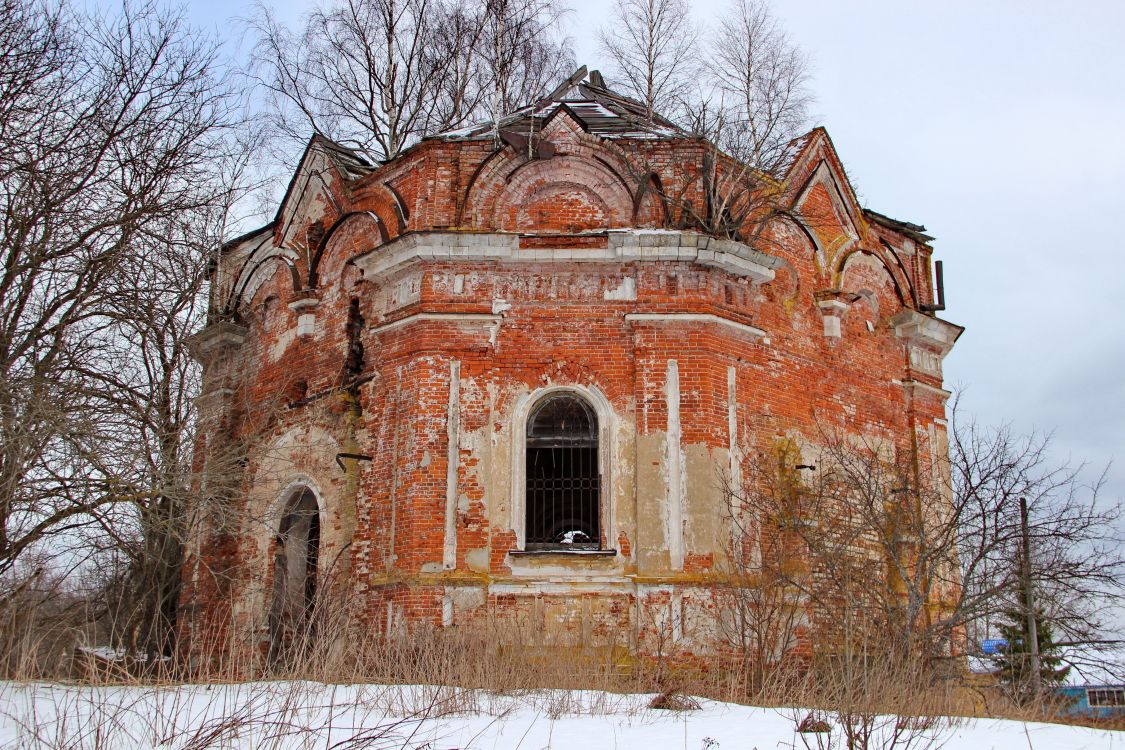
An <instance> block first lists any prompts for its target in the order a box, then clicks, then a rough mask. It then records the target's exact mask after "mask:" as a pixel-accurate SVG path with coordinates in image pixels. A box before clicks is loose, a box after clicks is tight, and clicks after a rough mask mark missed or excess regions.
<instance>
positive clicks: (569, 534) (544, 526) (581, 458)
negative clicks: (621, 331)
mask: <svg viewBox="0 0 1125 750" xmlns="http://www.w3.org/2000/svg"><path fill="white" fill-rule="evenodd" d="M526 461H527V472H526V481H527V484H526V488H525V496H524V499H525V503H526V545H527V549H529V550H531V549H560V550H567V549H600V547H601V509H600V500H601V471H600V467H599V465H598V419H597V416H596V415H595V414H594V410H593V409H592V408H591V407H590V405H589V404H587V403H586V402H585V401H584V400H583V399H581V398H579V397H577V396H575V395H573V394H570V393H555V394H552V395H549V396H547V397H546V398H544V399H543V400H542V401H540V402H539V403H538V404H536V405H535V407H534V408H533V409H532V410H531V414H530V415H529V416H528V418H527V445H526Z"/></svg>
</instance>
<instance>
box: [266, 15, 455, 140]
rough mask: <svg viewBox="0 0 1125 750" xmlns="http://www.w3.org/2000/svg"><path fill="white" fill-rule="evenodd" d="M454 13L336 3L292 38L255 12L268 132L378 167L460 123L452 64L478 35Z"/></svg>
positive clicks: (272, 18)
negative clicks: (342, 151) (333, 145)
mask: <svg viewBox="0 0 1125 750" xmlns="http://www.w3.org/2000/svg"><path fill="white" fill-rule="evenodd" d="M454 10H455V9H454V8H446V7H444V6H443V5H442V4H441V1H440V0H342V1H341V2H340V3H339V4H336V5H330V6H327V7H323V8H316V9H314V10H313V11H312V12H311V13H310V14H309V16H308V18H307V19H306V21H305V24H304V27H303V29H302V30H301V31H300V32H299V33H294V32H292V31H290V30H289V29H287V28H286V27H284V26H283V25H281V24H280V23H279V22H278V20H277V18H276V17H275V16H274V15H273V12H272V11H271V10H270V9H269V8H268V7H267V6H266V5H262V4H260V5H259V6H258V11H257V15H256V17H255V18H254V19H253V20H252V21H251V28H252V30H253V31H255V32H256V34H257V37H258V39H257V45H256V46H255V49H254V55H253V61H254V70H255V72H256V79H257V81H258V82H259V83H261V84H262V85H264V86H265V87H266V88H267V89H268V90H269V91H270V92H271V93H272V94H273V98H274V107H273V108H272V119H273V122H274V124H275V125H276V126H277V128H278V129H279V130H280V132H281V133H282V134H284V135H286V136H288V137H290V138H291V139H293V140H295V141H298V142H304V141H307V140H308V131H309V130H311V131H312V132H316V133H320V134H322V135H324V136H326V137H328V138H330V139H332V140H335V141H337V142H339V143H341V144H342V145H345V146H348V147H351V148H354V149H356V150H358V151H360V152H362V153H364V154H366V155H367V156H368V157H370V158H371V159H372V160H374V161H384V160H389V159H393V158H395V157H396V156H398V155H399V154H400V153H401V152H402V150H403V149H404V148H406V146H408V145H410V143H412V142H413V141H414V140H416V139H417V138H418V137H419V136H421V135H423V134H425V133H427V132H431V131H433V130H434V129H441V128H444V127H449V126H451V125H455V124H457V123H459V122H460V121H461V118H463V117H465V116H466V115H467V114H468V113H469V112H470V111H471V110H472V106H471V104H472V103H471V102H466V101H465V99H466V97H467V96H468V95H469V94H468V92H469V86H470V84H471V81H470V80H468V79H467V76H466V75H465V69H464V68H463V67H461V66H459V65H458V63H460V62H462V61H461V60H460V59H459V58H458V54H459V53H460V51H461V48H462V45H465V46H467V47H468V48H469V49H471V48H472V46H473V44H474V38H473V37H474V34H475V33H477V32H476V30H475V29H474V28H473V25H472V24H471V23H466V22H465V19H464V17H463V16H462V15H457V14H456V13H454V12H453V11H454ZM447 22H448V23H447ZM451 36H452V38H451ZM450 72H453V73H454V74H453V75H452V76H450V75H449V73H450ZM451 84H452V86H453V90H449V88H450V86H451ZM442 93H445V94H446V95H447V96H448V97H449V98H450V100H451V102H452V104H451V105H450V106H444V107H443V106H442V103H443V102H442V96H441V94H442Z"/></svg>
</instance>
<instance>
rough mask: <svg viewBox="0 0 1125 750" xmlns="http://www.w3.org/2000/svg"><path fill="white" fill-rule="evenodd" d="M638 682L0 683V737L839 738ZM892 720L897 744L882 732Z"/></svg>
mask: <svg viewBox="0 0 1125 750" xmlns="http://www.w3.org/2000/svg"><path fill="white" fill-rule="evenodd" d="M651 698H652V696H650V695H616V694H612V693H602V692H594V691H588V692H568V691H561V690H560V691H537V692H534V693H520V694H512V695H497V694H493V693H484V692H481V691H473V690H463V689H453V688H441V687H430V686H407V687H402V686H394V687H386V686H372V685H365V686H340V685H323V684H319V683H309V682H259V683H248V684H239V685H211V686H206V685H190V686H182V687H169V688H145V687H76V686H60V685H49V684H17V683H0V748H68V749H71V748H73V749H74V750H77V749H78V748H91V749H94V750H100V749H101V748H112V749H113V750H117V749H118V748H121V749H126V748H171V749H173V750H195V749H202V748H238V749H239V750H242V749H244V748H245V749H247V750H249V749H251V748H253V749H254V750H258V749H265V750H273V749H277V750H281V749H282V748H285V749H286V750H288V749H289V748H301V749H302V750H304V749H308V750H312V749H313V748H325V749H330V748H331V749H334V750H353V749H358V748H411V749H412V750H454V749H456V750H469V749H470V748H471V749H473V750H515V749H516V748H521V749H522V750H542V749H543V748H559V749H562V748H568V749H569V748H577V749H578V750H596V749H598V748H641V749H642V750H659V749H661V748H683V749H684V750H688V749H690V750H766V748H770V749H771V750H772V749H773V748H796V749H803V748H815V749H816V750H829V748H845V747H846V743H845V742H844V738H843V736H842V734H841V731H840V727H839V726H838V725H837V723H835V722H832V721H831V719H832V717H831V716H829V717H828V719H829V722H830V724H831V725H832V727H833V731H832V732H830V733H820V734H802V733H798V732H797V731H796V726H797V724H798V723H799V722H800V721H801V720H802V719H803V718H804V717H805V716H806V715H807V712H805V711H802V710H797V709H773V708H770V709H767V708H751V707H746V706H740V705H736V704H729V703H719V702H715V701H705V700H700V701H699V706H700V707H699V709H698V710H690V711H665V710H655V709H650V708H647V704H648V702H649V700H650V699H651ZM875 724H876V726H877V730H878V732H879V733H880V734H879V737H877V738H876V740H877V741H874V742H872V743H871V744H870V745H869V747H871V748H889V747H898V748H904V747H909V748H937V747H944V748H956V749H963V750H1007V749H1008V748H1030V749H1032V750H1038V749H1040V748H1041V749H1042V750H1110V749H1111V748H1112V749H1113V750H1125V732H1110V731H1104V730H1096V729H1087V728H1082V727H1070V726H1062V725H1053V724H1031V723H1023V722H1016V721H1000V720H992V719H976V720H957V721H952V722H950V721H945V722H938V723H937V724H934V725H927V726H926V727H925V728H921V727H917V726H915V727H914V728H913V729H906V730H904V729H903V726H904V725H903V724H902V723H901V722H896V721H894V720H892V719H889V718H884V719H882V720H878V719H877V720H876V722H875ZM896 727H898V730H899V736H898V743H897V744H893V743H890V737H891V733H892V732H894V731H895V729H896Z"/></svg>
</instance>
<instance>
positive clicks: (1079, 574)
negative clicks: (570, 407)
mask: <svg viewBox="0 0 1125 750" xmlns="http://www.w3.org/2000/svg"><path fill="white" fill-rule="evenodd" d="M953 416H954V419H953V420H952V423H951V424H952V432H951V446H950V451H949V457H948V459H946V458H945V457H944V456H945V446H944V445H933V446H931V445H926V444H922V443H921V442H919V443H917V444H913V445H894V444H890V443H887V442H886V441H882V440H878V439H875V438H872V437H868V438H856V437H855V436H850V437H849V436H845V435H841V434H836V433H834V432H831V431H825V433H824V434H822V435H820V436H819V437H818V441H817V444H816V447H814V448H808V449H806V455H805V456H804V457H803V458H801V455H800V453H796V454H794V457H793V459H792V460H791V461H790V462H789V465H788V466H786V465H782V466H781V467H780V468H779V469H778V472H777V476H775V477H773V480H772V481H767V480H768V477H766V478H763V476H762V475H761V474H760V473H759V474H758V475H752V474H751V475H748V478H747V481H746V482H744V483H743V485H742V486H741V487H740V488H738V489H734V490H733V491H732V505H733V506H734V507H739V508H742V509H743V512H744V514H745V515H744V519H746V520H744V521H743V525H744V527H745V528H747V529H752V536H751V537H750V538H751V539H752V541H753V542H754V543H755V544H758V545H761V540H763V539H766V540H768V539H770V538H771V537H773V538H776V539H777V540H779V541H778V542H775V544H776V545H777V549H779V550H781V551H782V552H783V553H784V555H785V556H786V557H787V559H785V560H781V561H779V562H778V563H776V564H775V565H774V567H773V569H772V571H771V572H773V573H774V574H775V575H776V576H778V577H780V579H781V580H782V581H784V583H785V584H787V585H788V586H790V587H792V590H794V591H796V592H798V596H797V597H796V598H797V599H799V600H800V601H802V602H804V606H805V607H807V612H808V614H809V617H810V618H811V620H810V624H811V626H812V628H813V630H814V632H817V631H819V634H818V635H817V636H816V640H817V641H818V642H822V643H826V644H835V646H833V647H834V648H837V649H842V650H843V651H844V652H847V651H849V650H852V649H853V647H861V649H862V650H864V651H865V652H866V651H867V650H869V649H872V648H874V649H877V650H878V651H879V652H880V653H884V654H887V653H889V654H892V655H896V654H897V655H898V656H899V657H901V658H903V659H908V658H915V657H922V658H924V659H926V660H927V661H928V663H929V664H930V665H931V666H934V667H937V666H940V665H941V664H942V663H944V662H945V660H947V659H948V658H949V657H951V656H952V657H956V656H959V655H963V654H964V653H966V651H967V649H970V648H971V647H972V644H971V643H968V642H967V640H968V637H969V636H967V632H970V633H971V631H973V630H974V629H975V630H976V631H977V632H978V633H979V632H985V631H986V629H987V622H988V620H989V619H990V618H992V617H994V616H995V615H996V614H998V613H1000V612H1002V611H1004V610H1005V609H1010V608H1011V606H1012V605H1011V602H1010V601H1009V598H1010V596H1011V592H1012V591H1014V590H1016V589H1018V586H1017V583H1018V581H1019V579H1020V570H1019V559H1020V558H1019V546H1020V540H1021V524H1020V512H1019V498H1021V497H1024V498H1026V499H1027V501H1028V505H1029V508H1030V516H1031V523H1030V534H1031V538H1032V544H1033V549H1034V550H1035V553H1034V556H1035V560H1034V562H1035V572H1034V574H1033V578H1034V582H1035V586H1036V590H1037V592H1040V594H1041V606H1043V608H1044V610H1045V612H1047V613H1048V615H1047V616H1048V617H1050V619H1051V620H1052V621H1053V622H1055V623H1057V624H1058V628H1059V631H1060V632H1063V633H1066V634H1067V636H1068V641H1067V643H1068V645H1069V646H1070V647H1071V649H1072V653H1071V659H1072V663H1079V660H1082V659H1086V660H1088V659H1089V658H1090V649H1089V647H1091V646H1097V645H1100V644H1104V643H1105V642H1106V641H1107V640H1112V635H1110V634H1108V633H1107V628H1111V627H1113V623H1112V621H1111V620H1109V619H1106V618H1105V617H1104V615H1105V613H1106V612H1108V611H1110V609H1111V608H1112V607H1113V606H1114V605H1118V604H1120V602H1121V598H1122V595H1123V594H1125V588H1123V586H1122V583H1121V580H1122V579H1121V574H1122V573H1123V572H1125V557H1123V556H1122V554H1121V547H1120V528H1119V522H1120V517H1121V516H1120V510H1121V508H1120V505H1119V504H1112V503H1105V502H1103V501H1101V500H1100V498H1099V496H1098V487H1099V483H1097V482H1096V483H1095V484H1094V485H1093V486H1087V485H1084V484H1083V483H1082V482H1081V481H1080V471H1079V470H1078V469H1075V468H1073V467H1069V466H1065V465H1063V466H1059V465H1055V464H1052V462H1051V461H1050V458H1049V453H1050V451H1049V440H1047V439H1045V438H1043V437H1041V436H1036V435H1031V436H1025V437H1018V436H1015V435H1013V434H1012V433H1011V431H1010V430H1008V429H1006V428H1001V429H995V430H985V429H982V428H980V427H978V426H976V425H974V424H972V423H969V424H965V423H961V422H959V421H958V420H957V419H956V411H955V410H954V415H953ZM809 453H812V454H813V455H814V456H815V457H811V456H810V455H808V454H809ZM798 461H800V463H798ZM767 463H768V462H767ZM812 465H815V470H810V466H812ZM798 467H801V468H798ZM786 474H788V478H786ZM759 555H761V553H759ZM758 559H767V560H768V558H763V557H761V556H760V557H759V558H758ZM734 562H735V563H736V567H737V564H739V558H735V559H734ZM873 584H874V585H873ZM857 644H859V645H858V646H857ZM1103 663H1104V662H1103Z"/></svg>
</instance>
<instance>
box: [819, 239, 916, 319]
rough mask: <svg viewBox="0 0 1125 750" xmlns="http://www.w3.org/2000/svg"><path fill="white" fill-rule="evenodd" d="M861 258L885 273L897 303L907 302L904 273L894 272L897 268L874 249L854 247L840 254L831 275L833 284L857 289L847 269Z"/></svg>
mask: <svg viewBox="0 0 1125 750" xmlns="http://www.w3.org/2000/svg"><path fill="white" fill-rule="evenodd" d="M862 259H869V260H871V261H873V263H870V264H867V265H874V266H875V267H877V268H879V269H880V270H881V271H882V272H883V273H884V274H886V276H887V281H888V282H889V284H890V286H891V288H892V289H893V290H894V294H895V296H896V297H897V299H898V303H899V305H907V304H909V302H908V300H909V299H910V282H909V281H908V280H907V278H906V277H905V275H903V274H901V273H896V270H898V269H896V268H895V267H894V266H893V265H892V264H891V263H888V262H887V259H886V258H884V257H883V256H882V254H881V253H879V252H877V251H875V250H862V249H856V250H852V251H851V252H848V253H845V254H844V255H843V256H841V258H840V260H839V262H838V263H837V265H836V272H835V273H834V274H833V275H832V276H833V278H832V282H833V286H836V287H839V288H840V289H843V290H845V291H859V290H858V289H853V287H854V286H855V284H853V283H849V282H850V279H849V274H848V270H849V267H852V266H855V265H856V263H857V261H859V260H862Z"/></svg>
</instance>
